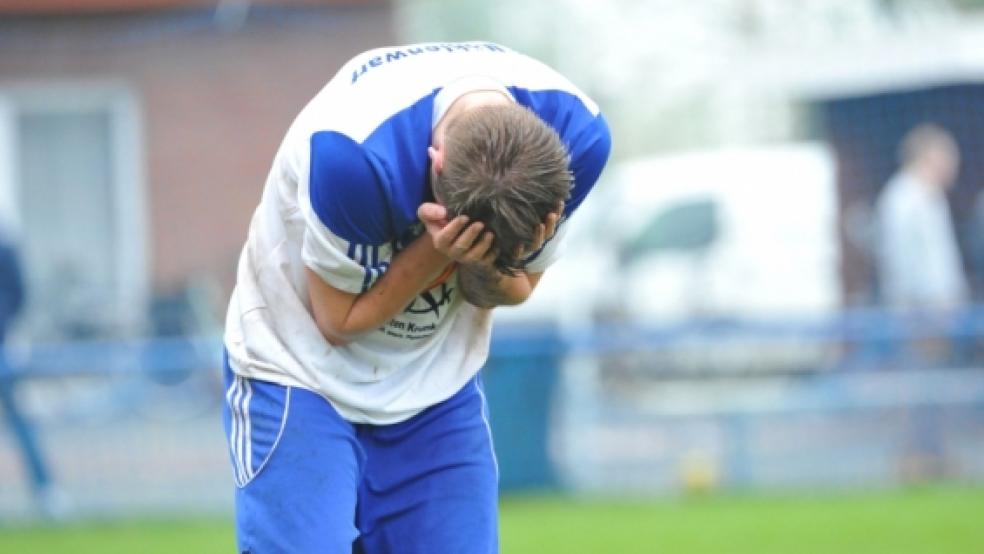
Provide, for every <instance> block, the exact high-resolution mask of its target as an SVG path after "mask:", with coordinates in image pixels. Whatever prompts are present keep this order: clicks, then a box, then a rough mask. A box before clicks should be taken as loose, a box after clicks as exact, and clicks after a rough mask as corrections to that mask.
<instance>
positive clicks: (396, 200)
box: [362, 91, 436, 240]
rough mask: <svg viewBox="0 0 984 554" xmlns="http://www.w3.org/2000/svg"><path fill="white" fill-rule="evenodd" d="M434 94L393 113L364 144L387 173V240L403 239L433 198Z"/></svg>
mask: <svg viewBox="0 0 984 554" xmlns="http://www.w3.org/2000/svg"><path fill="white" fill-rule="evenodd" d="M435 94H436V91H435V92H432V93H431V94H428V95H427V96H425V97H423V98H421V99H420V100H418V101H416V102H415V103H414V104H412V105H411V106H409V107H407V108H405V109H403V110H401V111H399V112H397V113H395V114H393V116H392V117H390V118H389V119H387V120H386V121H385V122H383V124H382V125H380V126H379V127H378V128H376V130H375V131H373V132H372V134H371V135H369V137H368V138H367V139H366V140H365V142H363V143H362V145H363V148H365V150H366V151H367V152H368V153H369V154H370V155H371V156H372V157H373V158H374V159H376V160H379V161H380V166H381V167H382V168H383V170H384V171H385V172H386V180H385V183H386V184H387V185H388V188H387V191H386V192H387V196H388V198H389V209H390V211H389V214H388V217H389V221H388V224H389V229H391V230H392V232H391V234H390V235H389V236H388V237H387V240H392V239H395V238H399V237H401V236H403V234H404V232H405V231H406V230H407V229H408V228H409V227H410V226H411V225H413V224H415V223H416V222H417V208H418V207H419V206H420V204H421V203H423V202H425V201H427V200H429V199H431V191H430V186H429V183H430V158H429V157H428V156H427V147H428V146H430V144H431V132H432V130H431V118H432V117H433V111H434V95H435Z"/></svg>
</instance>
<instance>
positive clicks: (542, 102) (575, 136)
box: [509, 87, 612, 216]
mask: <svg viewBox="0 0 984 554" xmlns="http://www.w3.org/2000/svg"><path fill="white" fill-rule="evenodd" d="M509 91H510V92H511V93H512V94H513V96H514V97H515V98H516V101H517V102H519V103H520V104H522V105H524V106H526V107H527V108H529V109H531V110H533V112H534V113H535V114H537V115H538V116H540V119H542V120H544V121H546V122H547V124H549V125H550V126H551V127H553V128H554V130H555V131H557V134H559V135H560V139H561V140H562V141H563V142H564V145H565V146H567V150H568V152H570V154H571V171H572V172H573V173H574V190H572V191H571V198H570V200H568V201H567V203H566V205H565V209H564V214H565V215H567V216H570V214H571V213H573V212H574V210H576V209H577V207H578V206H580V205H581V202H582V201H583V200H584V198H585V197H586V196H587V195H588V192H589V191H590V190H591V188H592V187H594V184H595V182H596V181H597V180H598V177H599V176H600V175H601V170H602V169H603V168H604V167H605V162H607V161H608V155H609V153H610V152H611V148H612V137H611V133H610V132H609V130H608V123H607V122H605V118H604V117H602V116H601V114H598V115H597V116H596V115H594V114H592V113H591V112H590V111H589V110H588V108H587V107H585V105H584V103H583V102H581V100H580V99H579V98H578V97H577V96H575V95H573V94H571V93H569V92H564V91H560V90H536V91H531V90H528V89H524V88H519V87H509Z"/></svg>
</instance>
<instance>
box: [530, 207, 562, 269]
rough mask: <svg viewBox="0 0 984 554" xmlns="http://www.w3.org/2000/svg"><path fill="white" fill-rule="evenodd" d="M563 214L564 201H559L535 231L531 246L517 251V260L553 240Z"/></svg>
mask: <svg viewBox="0 0 984 554" xmlns="http://www.w3.org/2000/svg"><path fill="white" fill-rule="evenodd" d="M563 213H564V201H563V200H561V201H560V203H559V204H557V209H556V210H554V211H552V212H550V213H548V214H547V217H546V218H545V219H544V220H543V223H541V224H540V226H539V228H538V229H537V234H536V240H535V241H534V242H533V244H531V245H529V247H527V248H522V247H520V249H519V259H521V260H522V259H524V258H526V257H527V256H529V255H530V254H532V253H534V252H536V251H538V250H540V249H541V248H543V245H544V244H546V242H547V241H548V240H550V239H551V238H553V236H554V234H556V232H557V224H558V223H560V218H561V217H562V215H563Z"/></svg>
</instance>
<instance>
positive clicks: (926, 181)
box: [875, 124, 967, 314]
mask: <svg viewBox="0 0 984 554" xmlns="http://www.w3.org/2000/svg"><path fill="white" fill-rule="evenodd" d="M899 159H900V161H901V163H902V167H901V169H900V170H899V171H898V172H897V173H896V174H895V175H894V176H893V177H892V179H891V180H889V182H888V184H886V185H885V188H884V189H883V190H882V192H881V194H880V195H879V198H878V201H877V203H876V206H875V219H876V221H875V225H876V239H875V240H876V242H877V248H876V256H877V264H878V275H879V283H880V291H881V299H882V302H883V303H884V304H885V305H886V306H888V307H891V308H893V309H897V310H900V311H906V312H923V313H930V314H932V313H947V312H950V311H952V310H954V309H957V308H959V307H960V306H962V305H963V304H964V302H965V301H966V300H967V283H966V278H965V275H964V270H963V264H962V262H961V259H960V250H959V247H958V245H957V239H956V234H955V230H954V227H953V220H952V218H951V216H950V207H949V205H948V203H947V197H946V193H947V191H948V190H950V188H951V187H952V186H953V184H954V182H955V181H956V177H957V172H958V169H959V165H960V151H959V149H958V147H957V143H956V141H955V140H954V138H953V136H952V135H950V133H948V132H947V131H946V130H944V129H942V128H941V127H938V126H936V125H932V124H922V125H919V126H918V127H916V128H914V129H912V130H911V131H909V133H908V134H906V136H905V137H904V138H903V140H902V143H901V145H900V148H899Z"/></svg>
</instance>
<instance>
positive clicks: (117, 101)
mask: <svg viewBox="0 0 984 554" xmlns="http://www.w3.org/2000/svg"><path fill="white" fill-rule="evenodd" d="M94 110H106V111H108V112H109V114H110V129H111V137H110V145H111V158H112V159H111V163H112V167H111V175H112V186H113V194H114V206H115V214H114V217H115V221H114V224H115V225H114V229H115V230H116V231H115V232H116V236H115V240H116V241H117V242H116V247H117V256H118V258H117V261H118V264H117V275H116V278H117V283H119V284H120V287H121V290H120V291H119V294H120V295H119V299H120V302H119V304H118V306H117V313H116V314H114V315H115V317H113V318H112V319H113V321H114V322H115V323H116V325H117V326H118V328H117V329H115V331H117V332H118V333H119V334H122V335H137V334H140V333H142V332H143V331H145V330H146V327H145V324H146V314H147V308H146V307H147V300H148V294H149V280H148V268H149V261H150V260H149V256H148V233H147V229H148V221H147V220H148V217H147V206H146V196H145V188H146V176H145V160H144V151H145V149H144V141H143V136H144V135H143V122H142V120H141V117H140V114H141V107H140V104H139V101H138V99H137V96H136V95H135V94H134V93H133V91H132V90H131V89H130V87H128V86H127V85H126V84H124V83H119V82H108V81H101V82H88V81H44V82H17V83H2V84H0V221H2V222H9V226H10V227H11V229H10V230H9V231H10V233H11V234H12V235H13V236H14V237H15V238H17V237H18V236H20V233H21V232H22V230H23V221H22V217H21V213H20V208H19V206H20V203H19V196H18V195H19V192H20V191H19V186H20V185H19V183H18V182H17V176H18V175H19V174H20V168H19V167H18V166H17V163H18V158H19V156H18V155H17V148H18V145H17V144H16V142H15V141H16V140H17V135H16V133H17V129H16V125H17V117H18V116H19V115H21V114H25V113H49V114H57V113H76V112H90V111H94Z"/></svg>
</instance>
